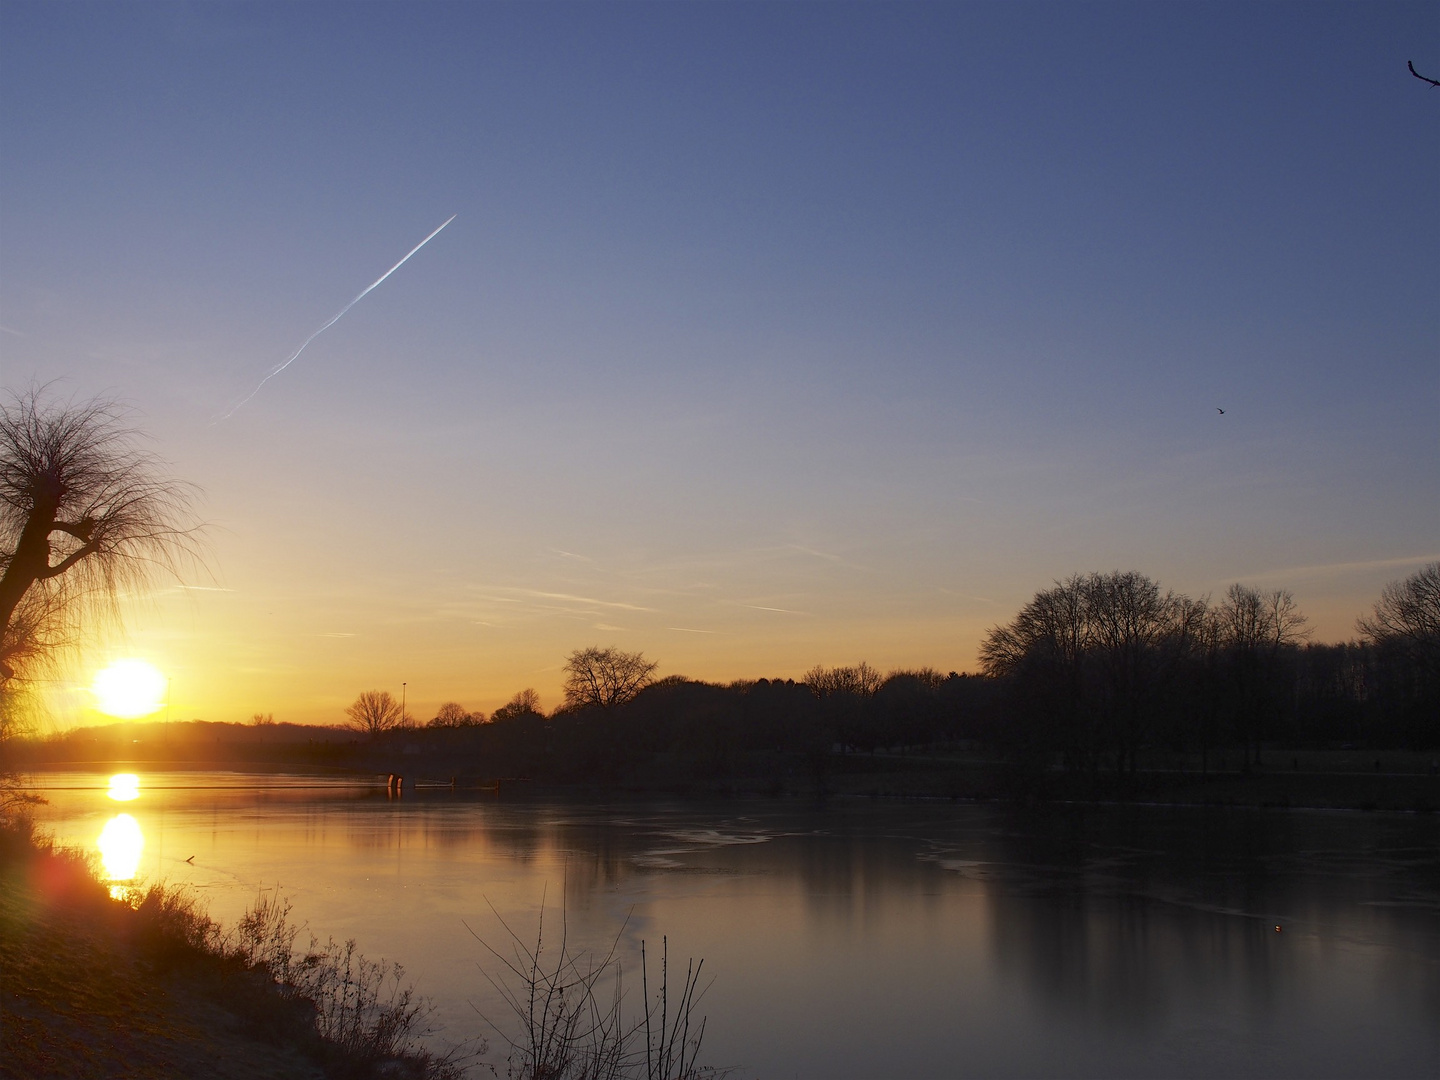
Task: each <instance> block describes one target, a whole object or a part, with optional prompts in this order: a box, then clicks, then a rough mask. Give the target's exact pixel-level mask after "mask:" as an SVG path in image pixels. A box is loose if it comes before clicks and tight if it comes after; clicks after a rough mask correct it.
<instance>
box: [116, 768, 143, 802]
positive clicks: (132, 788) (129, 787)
mask: <svg viewBox="0 0 1440 1080" xmlns="http://www.w3.org/2000/svg"><path fill="white" fill-rule="evenodd" d="M139 797H140V777H138V776H136V775H135V774H134V773H129V772H122V773H116V774H115V775H114V776H112V777H110V798H112V799H114V800H115V801H116V802H130V801H131V800H132V799H138V798H139Z"/></svg>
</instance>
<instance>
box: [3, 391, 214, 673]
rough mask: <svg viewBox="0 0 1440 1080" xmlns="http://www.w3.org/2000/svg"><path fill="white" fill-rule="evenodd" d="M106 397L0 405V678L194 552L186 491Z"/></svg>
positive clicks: (194, 529)
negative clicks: (89, 616)
mask: <svg viewBox="0 0 1440 1080" xmlns="http://www.w3.org/2000/svg"><path fill="white" fill-rule="evenodd" d="M127 420H128V417H127V414H126V412H125V410H123V409H122V408H121V407H120V406H118V405H116V404H115V403H114V402H110V401H105V400H97V401H93V402H89V403H87V404H75V403H53V402H49V401H47V400H45V397H44V393H43V391H42V390H38V389H36V390H31V391H30V392H28V393H26V394H17V395H14V396H13V397H12V398H11V399H10V400H9V401H8V402H5V403H3V404H0V686H3V685H4V683H5V682H6V681H8V680H9V679H11V678H13V677H14V676H15V674H16V672H17V670H19V669H20V668H21V667H23V666H24V665H26V664H27V663H31V662H34V661H36V660H43V659H45V658H46V657H48V656H49V655H51V654H53V652H54V651H55V650H56V649H58V648H61V647H63V646H65V645H67V644H69V643H71V642H72V641H73V637H74V629H75V624H76V622H77V620H78V619H79V618H80V617H81V616H82V615H83V614H85V613H86V612H87V611H88V612H89V613H91V614H95V613H96V609H97V608H98V609H100V611H99V613H101V614H105V613H109V614H113V613H114V610H115V608H116V605H117V601H118V597H119V595H120V593H121V592H122V591H124V590H126V589H129V588H135V587H143V586H146V585H149V584H151V583H152V582H153V581H154V580H155V578H156V577H157V575H160V574H162V573H166V572H169V573H174V572H176V571H177V570H178V569H179V567H180V565H181V564H182V563H184V562H186V561H187V560H189V559H192V558H194V557H195V556H196V554H197V537H198V526H197V524H196V523H195V521H194V519H193V516H192V500H193V495H194V492H193V489H192V488H191V487H190V486H189V485H186V484H183V483H180V482H178V481H176V480H174V479H172V478H171V477H169V476H168V475H166V472H165V469H164V467H163V465H162V463H161V462H160V461H159V460H158V459H156V458H155V457H153V456H152V455H150V454H149V453H146V452H145V451H143V450H142V449H140V447H139V445H138V444H139V442H140V439H141V436H140V433H139V432H137V431H136V430H135V429H134V428H132V427H130V426H128V424H127Z"/></svg>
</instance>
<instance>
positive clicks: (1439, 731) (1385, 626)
mask: <svg viewBox="0 0 1440 1080" xmlns="http://www.w3.org/2000/svg"><path fill="white" fill-rule="evenodd" d="M1355 627H1356V629H1357V630H1359V631H1360V633H1362V634H1364V635H1365V636H1366V637H1367V638H1369V639H1370V640H1371V641H1372V642H1373V643H1374V645H1375V653H1376V661H1377V668H1378V670H1377V672H1376V674H1377V676H1378V679H1377V682H1378V684H1379V685H1378V686H1377V687H1376V690H1377V696H1378V697H1379V699H1380V702H1381V707H1382V709H1385V710H1386V711H1389V712H1391V713H1392V714H1393V719H1396V720H1399V721H1400V723H1401V724H1402V725H1403V726H1404V727H1405V728H1406V729H1407V733H1406V737H1407V738H1408V739H1409V740H1410V741H1411V742H1412V743H1414V744H1415V745H1430V744H1434V743H1435V742H1436V741H1440V719H1437V717H1440V562H1434V563H1430V564H1429V565H1428V566H1425V567H1422V568H1421V569H1420V570H1417V571H1416V572H1415V573H1413V574H1411V575H1410V576H1409V577H1408V578H1405V579H1404V580H1403V581H1392V582H1390V583H1389V584H1388V585H1386V586H1385V588H1384V590H1383V591H1382V592H1381V594H1380V599H1379V600H1377V601H1376V602H1375V607H1374V610H1373V611H1372V612H1371V613H1370V614H1369V615H1366V616H1363V617H1362V618H1360V619H1359V620H1357V621H1356V623H1355Z"/></svg>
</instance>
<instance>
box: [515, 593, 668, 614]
mask: <svg viewBox="0 0 1440 1080" xmlns="http://www.w3.org/2000/svg"><path fill="white" fill-rule="evenodd" d="M505 591H506V592H513V593H518V594H519V595H521V596H533V597H535V598H536V599H537V600H559V601H562V602H564V603H567V604H586V605H588V606H593V607H604V608H617V609H618V610H620V611H654V610H655V609H654V608H649V607H642V606H641V605H639V604H627V603H624V602H623V601H620V600H600V599H598V598H596V597H594V596H576V595H575V594H573V593H560V592H542V591H541V590H539V589H507V590H505Z"/></svg>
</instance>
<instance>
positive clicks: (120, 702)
mask: <svg viewBox="0 0 1440 1080" xmlns="http://www.w3.org/2000/svg"><path fill="white" fill-rule="evenodd" d="M94 690H95V701H96V707H97V708H98V709H99V710H100V711H101V712H103V713H105V714H106V715H107V716H114V717H117V718H119V719H121V720H137V719H139V718H140V717H142V716H149V715H150V714H151V713H153V712H157V711H159V710H160V709H161V708H162V707H163V706H164V701H163V698H164V697H165V676H164V675H162V674H161V673H160V670H159V669H158V668H156V667H155V665H154V664H151V663H150V662H148V661H146V660H116V661H115V662H114V663H113V664H111V665H110V666H109V667H107V668H105V670H103V671H101V672H98V673H97V674H96V676H95V684H94Z"/></svg>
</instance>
